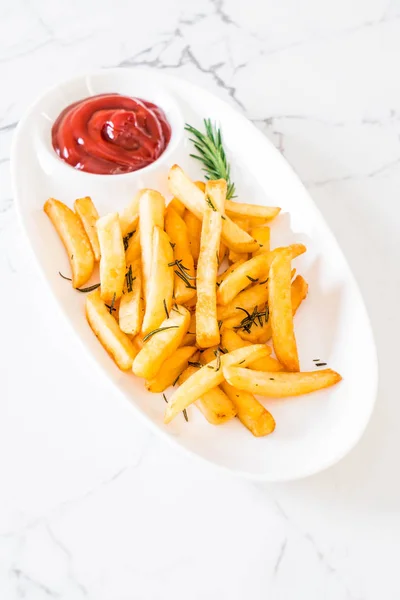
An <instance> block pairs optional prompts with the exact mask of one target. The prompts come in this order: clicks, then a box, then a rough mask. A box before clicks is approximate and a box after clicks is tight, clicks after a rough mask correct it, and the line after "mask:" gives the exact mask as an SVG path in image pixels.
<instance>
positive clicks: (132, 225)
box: [119, 191, 142, 237]
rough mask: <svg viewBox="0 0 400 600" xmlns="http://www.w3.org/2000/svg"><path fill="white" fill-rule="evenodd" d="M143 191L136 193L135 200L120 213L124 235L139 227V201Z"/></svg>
mask: <svg viewBox="0 0 400 600" xmlns="http://www.w3.org/2000/svg"><path fill="white" fill-rule="evenodd" d="M141 193H142V192H141V191H140V192H138V193H137V194H136V196H135V197H134V198H133V200H132V201H131V202H130V203H129V204H128V206H127V207H126V208H124V210H123V211H122V213H121V214H120V215H119V222H120V225H121V233H122V237H125V236H126V235H128V233H131V232H132V231H133V230H134V229H136V228H137V224H138V221H139V202H140V196H141Z"/></svg>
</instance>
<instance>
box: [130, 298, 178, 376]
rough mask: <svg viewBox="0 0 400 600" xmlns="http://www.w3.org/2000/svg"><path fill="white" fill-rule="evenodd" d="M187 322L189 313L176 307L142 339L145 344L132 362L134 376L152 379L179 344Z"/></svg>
mask: <svg viewBox="0 0 400 600" xmlns="http://www.w3.org/2000/svg"><path fill="white" fill-rule="evenodd" d="M189 322H190V313H189V311H188V310H187V309H186V308H185V307H183V306H179V305H177V307H176V308H172V309H171V311H170V314H169V318H167V319H165V321H163V322H162V323H161V325H160V327H159V328H158V329H156V330H154V331H153V332H151V333H152V335H150V334H148V335H147V336H145V337H144V338H143V341H144V342H145V344H144V346H143V348H142V349H141V350H140V352H139V354H138V355H137V356H136V358H135V360H134V361H133V365H132V371H133V372H134V374H135V375H137V376H138V377H143V378H144V379H153V378H154V377H155V376H156V375H157V373H158V372H159V370H160V369H161V367H162V365H163V363H164V362H165V361H166V360H167V358H169V357H170V356H172V354H173V353H174V352H175V350H176V349H177V348H178V347H179V345H180V344H181V342H182V340H183V338H184V335H185V333H186V332H187V329H188V327H189ZM146 338H147V339H146Z"/></svg>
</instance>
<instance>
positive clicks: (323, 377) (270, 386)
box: [223, 366, 342, 398]
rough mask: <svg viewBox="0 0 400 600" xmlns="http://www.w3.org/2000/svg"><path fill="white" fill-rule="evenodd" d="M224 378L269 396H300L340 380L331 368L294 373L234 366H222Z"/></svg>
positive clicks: (242, 388) (249, 390)
mask: <svg viewBox="0 0 400 600" xmlns="http://www.w3.org/2000/svg"><path fill="white" fill-rule="evenodd" d="M223 372H224V377H225V379H226V380H227V381H228V382H229V383H230V384H231V385H233V386H235V387H237V388H239V389H241V390H244V391H246V392H250V393H251V394H259V395H261V396H268V397H270V398H286V397H288V396H300V395H302V394H309V393H311V392H316V391H317V390H322V389H324V388H327V387H330V386H332V385H335V383H338V382H339V381H341V379H342V378H341V376H340V375H339V373H336V371H332V369H323V370H321V371H310V372H304V373H301V372H296V373H274V372H271V373H263V372H261V371H253V370H252V369H242V368H241V367H236V366H227V367H223Z"/></svg>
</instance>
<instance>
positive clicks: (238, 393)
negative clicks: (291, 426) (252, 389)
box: [221, 369, 275, 437]
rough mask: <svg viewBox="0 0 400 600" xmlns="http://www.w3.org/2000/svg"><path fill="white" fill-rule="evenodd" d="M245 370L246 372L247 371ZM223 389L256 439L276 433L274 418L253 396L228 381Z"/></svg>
mask: <svg viewBox="0 0 400 600" xmlns="http://www.w3.org/2000/svg"><path fill="white" fill-rule="evenodd" d="M243 370H244V371H245V370H246V369H243ZM221 388H222V390H223V391H224V392H225V394H226V395H227V396H228V398H229V399H230V400H231V401H232V402H233V404H234V406H235V408H236V415H237V417H238V419H239V420H240V422H241V423H243V425H244V426H245V427H247V429H248V430H249V431H251V433H252V434H253V435H254V436H255V437H263V436H265V435H269V434H270V433H272V432H273V431H274V429H275V419H274V417H273V416H272V415H271V413H270V412H268V410H267V409H266V408H264V407H263V405H262V404H261V403H260V402H259V401H258V400H257V399H256V398H254V396H253V395H252V394H250V393H249V392H245V391H243V390H239V389H237V388H235V387H233V386H231V385H230V384H229V383H227V382H226V381H224V382H223V383H222V384H221Z"/></svg>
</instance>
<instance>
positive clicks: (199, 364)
mask: <svg viewBox="0 0 400 600" xmlns="http://www.w3.org/2000/svg"><path fill="white" fill-rule="evenodd" d="M188 365H190V366H191V367H198V368H200V367H202V366H203V365H202V364H201V362H198V361H191V360H188Z"/></svg>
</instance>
